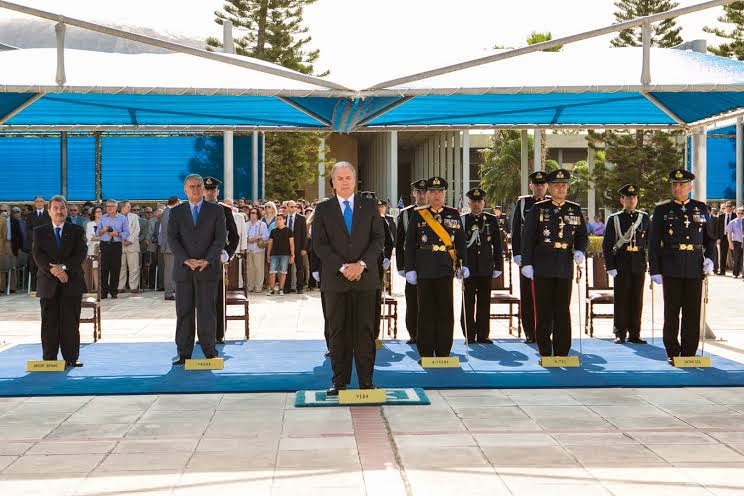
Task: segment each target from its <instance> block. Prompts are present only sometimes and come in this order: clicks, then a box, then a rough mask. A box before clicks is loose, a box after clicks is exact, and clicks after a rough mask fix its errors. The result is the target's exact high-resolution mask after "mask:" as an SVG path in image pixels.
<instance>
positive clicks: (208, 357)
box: [204, 355, 219, 360]
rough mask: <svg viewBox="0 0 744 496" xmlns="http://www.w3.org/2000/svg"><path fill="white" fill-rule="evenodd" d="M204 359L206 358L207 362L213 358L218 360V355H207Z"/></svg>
mask: <svg viewBox="0 0 744 496" xmlns="http://www.w3.org/2000/svg"><path fill="white" fill-rule="evenodd" d="M204 358H206V359H207V360H211V359H213V358H219V355H207V356H205V357H204Z"/></svg>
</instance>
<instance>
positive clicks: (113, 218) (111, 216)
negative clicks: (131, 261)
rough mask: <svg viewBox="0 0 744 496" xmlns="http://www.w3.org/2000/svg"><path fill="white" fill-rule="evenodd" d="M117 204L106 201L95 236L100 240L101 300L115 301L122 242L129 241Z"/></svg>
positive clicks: (126, 226) (127, 230) (127, 228)
mask: <svg viewBox="0 0 744 496" xmlns="http://www.w3.org/2000/svg"><path fill="white" fill-rule="evenodd" d="M118 206H119V203H118V202H117V201H116V200H108V201H106V215H104V216H103V217H102V218H101V223H100V224H98V229H97V230H96V236H98V237H99V238H100V240H101V298H108V295H109V294H110V295H111V298H113V299H116V298H117V294H118V292H119V291H118V288H119V274H120V272H121V259H122V253H121V251H122V246H121V244H122V242H124V241H126V240H127V239H129V223H128V222H127V218H126V217H124V216H123V215H122V214H120V213H117V211H116V210H117V207H118Z"/></svg>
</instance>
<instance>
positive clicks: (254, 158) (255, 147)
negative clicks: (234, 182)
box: [251, 131, 258, 200]
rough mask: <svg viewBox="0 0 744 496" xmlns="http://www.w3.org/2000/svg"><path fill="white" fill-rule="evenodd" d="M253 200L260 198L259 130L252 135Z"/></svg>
mask: <svg viewBox="0 0 744 496" xmlns="http://www.w3.org/2000/svg"><path fill="white" fill-rule="evenodd" d="M251 200H258V131H253V135H252V136H251Z"/></svg>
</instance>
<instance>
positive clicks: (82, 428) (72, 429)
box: [46, 422, 132, 441]
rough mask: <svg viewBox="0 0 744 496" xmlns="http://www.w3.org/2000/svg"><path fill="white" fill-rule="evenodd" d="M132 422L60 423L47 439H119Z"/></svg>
mask: <svg viewBox="0 0 744 496" xmlns="http://www.w3.org/2000/svg"><path fill="white" fill-rule="evenodd" d="M130 429H132V424H74V423H67V422H65V423H64V424H61V425H60V426H59V427H57V428H56V429H54V431H52V432H51V433H50V434H49V435H48V436H47V437H46V439H48V440H57V441H59V440H68V441H73V440H81V439H82V440H86V439H89V440H98V439H121V438H123V437H124V436H125V435H127V433H128V432H129V430H130Z"/></svg>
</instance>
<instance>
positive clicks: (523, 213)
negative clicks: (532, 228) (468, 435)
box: [511, 195, 550, 255]
mask: <svg viewBox="0 0 744 496" xmlns="http://www.w3.org/2000/svg"><path fill="white" fill-rule="evenodd" d="M549 198H550V197H549V196H547V197H546V198H545V199H549ZM540 201H542V200H540ZM536 202H537V198H535V197H534V196H532V195H525V196H520V197H519V199H517V203H516V204H515V205H514V211H513V212H512V216H511V218H512V223H511V244H512V252H513V253H514V254H515V255H522V230H523V229H524V221H525V219H526V218H527V214H528V213H529V211H530V209H531V208H532V206H533V205H534V204H535V203H536Z"/></svg>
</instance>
